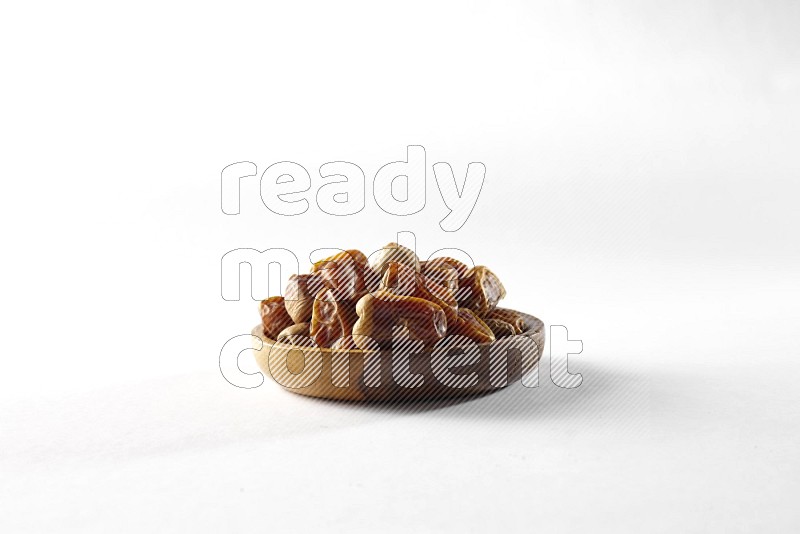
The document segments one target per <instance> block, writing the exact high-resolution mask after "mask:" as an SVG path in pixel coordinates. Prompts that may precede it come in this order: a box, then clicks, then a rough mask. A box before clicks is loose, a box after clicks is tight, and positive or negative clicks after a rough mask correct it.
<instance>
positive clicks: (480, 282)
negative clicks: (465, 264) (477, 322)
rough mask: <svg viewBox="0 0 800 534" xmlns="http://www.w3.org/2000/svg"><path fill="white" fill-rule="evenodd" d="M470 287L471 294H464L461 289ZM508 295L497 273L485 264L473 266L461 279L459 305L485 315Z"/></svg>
mask: <svg viewBox="0 0 800 534" xmlns="http://www.w3.org/2000/svg"><path fill="white" fill-rule="evenodd" d="M464 288H467V289H469V294H467V295H462V292H461V290H462V289H464ZM505 296H506V289H505V288H504V287H503V284H502V283H500V279H499V278H497V275H496V274H494V273H493V272H492V271H490V270H489V269H488V268H486V267H483V266H478V267H473V268H472V269H470V270H469V271H468V272H467V275H466V276H465V277H464V278H463V279H462V280H460V281H459V295H458V297H459V300H458V305H459V306H460V307H463V308H469V309H471V310H473V311H474V312H475V313H477V314H478V315H485V314H486V313H488V312H489V310H491V309H493V308H494V307H495V306H497V303H498V302H499V301H500V299H502V298H504V297H505Z"/></svg>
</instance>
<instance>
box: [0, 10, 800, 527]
mask: <svg viewBox="0 0 800 534" xmlns="http://www.w3.org/2000/svg"><path fill="white" fill-rule="evenodd" d="M798 27H800V8H798V5H797V4H796V3H793V2H789V1H785V2H780V1H774V2H724V1H722V0H716V1H708V2H695V1H678V2H674V1H673V2H660V3H655V2H633V1H631V2H627V1H626V2H613V3H608V2H607V3H601V2H566V3H564V2H536V3H527V2H509V3H498V2H491V3H489V2H485V3H475V2H458V3H452V4H442V3H428V2H419V3H418V2H403V3H400V4H396V5H389V4H377V3H366V2H365V3H350V2H331V3H319V4H301V3H291V4H289V3H281V4H278V5H269V4H267V3H265V2H257V3H253V4H251V5H244V4H238V3H232V2H227V3H224V4H220V5H218V6H211V5H200V4H198V3H186V4H177V3H164V2H158V3H149V4H148V3H143V2H139V3H137V4H135V5H130V6H120V5H116V4H115V5H112V4H108V3H94V4H92V3H85V2H78V3H75V2H71V3H49V4H36V5H34V4H32V3H27V4H18V5H5V6H4V7H3V8H2V12H1V13H0V44H2V56H0V57H2V84H0V92H2V100H1V101H0V124H1V126H0V135H1V136H2V139H1V141H2V147H3V148H2V151H0V158H1V161H2V170H3V186H4V188H3V195H2V198H3V202H2V210H0V218H1V220H0V222H2V225H3V234H2V235H3V244H4V251H5V252H4V254H3V262H2V274H3V277H2V284H3V288H2V289H3V290H2V296H3V303H4V305H3V307H2V310H3V311H2V313H3V323H2V324H3V329H2V331H3V338H2V339H3V349H4V350H3V356H4V361H3V371H2V373H1V374H0V503H2V505H0V530H3V531H5V532H12V531H13V532H24V531H37V532H38V531H60V530H73V531H82V532H84V531H103V532H108V531H116V532H119V531H142V530H146V529H147V530H159V531H166V530H168V531H182V530H192V531H205V530H208V531H220V530H222V531H252V530H265V529H268V530H270V531H278V532H280V531H291V530H305V531H307V530H311V529H321V528H324V529H326V530H333V531H343V530H347V531H370V532H372V531H376V530H377V531H395V530H405V529H412V528H413V529H415V530H417V531H459V532H463V531H468V532H469V531H525V532H530V531H532V530H534V529H539V528H546V529H549V530H551V531H552V530H558V531H578V530H583V531H613V532H619V531H635V532H642V531H647V532H667V531H679V532H705V531H726V532H736V531H742V532H747V531H749V532H752V531H757V530H769V531H775V532H788V531H793V530H797V529H798V528H800V512H798V508H797V506H796V501H797V498H798V494H799V493H800V460H798V456H797V448H798V444H799V441H800V421H798V419H799V417H800V412H799V411H798V401H800V394H798V392H797V384H798V378H800V376H799V375H800V363H798V356H799V354H798V349H797V334H798V328H797V324H798V319H800V316H799V315H800V314H798V311H797V300H798V296H800V291H799V289H800V284H799V283H798V282H800V280H798V260H800V245H799V243H800V239H798V235H797V234H798V228H799V227H800V214H799V213H800V212H799V211H798V209H797V207H796V199H797V197H798V194H799V193H800V185H798V178H800V158H799V157H798V147H799V146H800V127H798V124H800V98H798V97H800V67H799V66H798V65H800V39H798V37H797V35H798V31H797V29H798ZM409 144H420V145H423V146H424V147H425V148H426V150H427V155H428V165H429V181H428V204H427V207H426V208H425V210H424V211H423V212H422V213H420V214H417V215H415V216H412V217H405V218H400V217H393V216H390V215H387V214H385V213H383V212H381V211H380V210H379V209H378V208H377V207H376V206H375V204H374V201H373V200H372V197H371V195H370V193H369V190H368V193H367V205H366V208H365V210H364V211H363V212H362V213H360V214H358V215H355V216H352V217H346V218H335V217H331V216H328V215H325V214H322V213H320V212H319V210H318V209H316V208H315V207H313V205H312V208H311V210H310V211H309V212H308V213H307V214H305V215H302V216H299V217H294V218H285V217H279V216H277V215H274V214H272V213H270V212H269V211H268V210H267V209H266V208H265V207H264V206H263V204H262V203H261V201H260V198H259V196H258V181H257V179H250V181H246V180H245V181H243V189H242V210H241V214H240V215H238V216H226V215H224V214H223V213H222V212H221V210H220V198H219V196H220V171H221V170H222V168H223V167H225V166H226V165H228V164H230V163H234V162H236V161H242V160H248V161H252V162H254V163H256V164H257V165H258V169H259V174H260V173H261V172H263V170H264V169H265V168H266V167H267V166H268V165H270V164H272V163H274V162H277V161H282V160H290V161H295V162H298V163H300V164H302V165H303V166H305V167H306V169H308V170H309V172H310V173H311V175H312V181H313V184H314V185H313V186H312V193H313V192H314V191H316V187H318V184H319V183H320V182H319V177H318V176H317V170H318V169H319V166H320V165H321V164H322V163H325V162H328V161H336V160H343V161H351V162H354V163H357V164H358V165H359V166H361V168H362V169H364V171H365V173H366V175H367V178H368V184H369V183H370V179H371V177H373V176H374V173H375V172H376V171H377V170H378V168H380V167H381V166H382V165H383V164H385V163H388V162H390V161H395V160H399V159H403V158H404V156H405V147H406V146H407V145H409ZM438 161H447V162H449V163H450V164H451V165H452V167H453V170H454V171H455V173H456V175H457V176H463V174H464V172H465V170H466V165H467V164H468V163H469V162H471V161H481V162H483V163H484V164H485V165H486V168H487V175H486V184H485V186H484V188H483V192H482V194H481V197H480V199H479V201H478V204H477V207H476V208H475V211H474V212H473V214H472V216H471V218H470V219H469V221H468V222H467V224H466V225H465V226H464V228H462V229H461V230H460V231H459V232H456V233H453V234H447V233H445V232H443V231H442V230H441V229H440V228H439V226H438V221H439V220H440V219H441V218H442V217H444V214H445V206H444V205H443V204H442V201H441V199H440V197H439V196H438V191H437V189H436V188H435V185H434V183H433V181H432V179H433V175H432V173H430V165H432V164H433V163H435V162H438ZM310 198H311V199H312V200H313V196H311V197H310ZM312 204H313V202H312ZM400 230H408V231H413V232H415V234H416V235H417V240H418V243H417V244H418V251H419V252H420V255H423V256H425V255H427V254H429V253H430V252H432V251H434V250H436V249H438V248H441V247H458V248H462V249H464V250H467V251H469V252H470V253H471V254H473V257H474V258H475V260H476V262H477V263H481V264H487V265H489V266H490V267H491V268H492V269H493V270H495V271H496V272H497V273H498V274H499V275H500V277H501V279H502V280H503V281H504V283H505V286H506V288H507V289H508V293H509V296H508V298H507V300H506V301H505V304H506V305H507V306H509V307H514V308H518V309H522V310H524V311H527V312H530V313H533V314H535V315H537V316H539V317H541V318H542V319H543V320H544V321H545V323H547V324H563V325H566V326H567V327H568V328H569V332H570V337H571V338H572V339H580V340H583V343H584V351H583V353H581V354H580V355H578V356H572V357H571V360H570V368H571V370H572V371H573V372H579V373H581V374H582V375H583V384H582V385H581V386H580V387H579V388H578V389H575V390H560V389H558V388H556V387H555V386H553V385H552V384H549V383H547V382H546V380H545V381H543V383H542V386H541V387H540V388H539V389H531V390H527V389H524V388H519V387H516V388H515V387H512V388H509V389H508V390H505V391H502V392H500V393H497V394H494V395H491V396H489V397H485V398H481V399H477V400H473V401H470V402H467V403H460V404H453V405H446V406H428V407H406V408H402V409H400V408H387V407H376V406H366V405H341V404H336V403H330V402H325V401H318V400H313V399H307V398H303V397H299V396H295V395H292V394H290V393H287V392H284V391H282V390H280V389H279V388H277V387H276V386H275V385H274V384H272V383H271V382H270V381H269V380H267V381H266V382H265V383H264V385H263V386H261V387H259V388H256V389H250V390H243V389H237V388H235V387H233V386H231V385H230V384H228V383H227V382H226V381H225V380H224V379H223V377H222V376H221V375H220V373H219V369H218V358H219V351H220V349H221V347H222V345H223V344H224V343H225V341H226V340H228V339H229V338H231V337H233V336H235V335H238V334H243V333H247V332H249V330H250V328H251V327H252V326H253V325H254V324H255V323H256V322H257V321H258V313H257V306H256V303H254V302H252V301H247V300H242V301H240V302H225V301H223V300H222V299H221V297H220V286H219V280H220V258H221V257H222V255H223V254H224V253H225V252H227V251H229V250H232V249H235V248H239V247H253V248H258V249H264V248H269V247H285V248H289V249H291V250H293V251H295V252H296V253H297V254H298V256H302V255H303V254H308V253H309V252H310V251H311V250H313V249H315V248H319V247H340V246H342V247H354V248H360V249H362V250H364V251H372V250H374V249H376V248H378V247H380V246H382V245H383V244H384V243H386V242H388V241H392V240H394V237H395V234H396V232H397V231H400ZM241 365H242V367H243V368H244V369H245V370H248V371H253V370H255V365H254V364H253V363H252V362H251V361H250V359H249V358H248V357H247V354H245V355H243V357H242V362H241Z"/></svg>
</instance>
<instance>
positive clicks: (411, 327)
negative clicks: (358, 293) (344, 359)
mask: <svg viewBox="0 0 800 534" xmlns="http://www.w3.org/2000/svg"><path fill="white" fill-rule="evenodd" d="M356 313H357V314H358V321H356V324H355V325H354V326H353V336H354V338H355V342H356V344H357V345H358V346H359V348H362V349H369V348H370V347H366V346H363V345H364V341H363V340H362V339H361V338H360V337H359V336H367V337H368V338H371V339H373V340H374V341H375V342H376V343H377V344H378V345H379V346H380V347H382V348H389V347H391V346H392V333H393V329H394V327H396V326H401V327H405V328H406V329H407V332H408V336H409V337H410V338H411V339H415V340H419V341H422V343H423V344H424V345H425V346H432V345H433V344H435V343H436V342H437V341H439V340H440V339H441V338H442V337H444V335H445V332H446V331H447V318H446V317H445V314H444V311H442V308H441V307H440V306H439V305H438V304H434V303H433V302H430V301H428V300H424V299H420V298H417V297H408V296H403V295H395V294H393V293H390V292H389V291H386V290H379V291H376V292H374V293H369V294H367V295H364V296H363V297H361V300H359V301H358V304H357V305H356Z"/></svg>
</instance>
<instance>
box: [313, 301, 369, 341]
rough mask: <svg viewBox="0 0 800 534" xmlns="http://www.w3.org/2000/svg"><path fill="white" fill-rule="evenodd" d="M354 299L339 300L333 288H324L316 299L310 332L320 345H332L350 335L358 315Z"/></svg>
mask: <svg viewBox="0 0 800 534" xmlns="http://www.w3.org/2000/svg"><path fill="white" fill-rule="evenodd" d="M354 308H355V306H354V305H353V302H352V301H348V300H339V299H337V298H336V296H335V292H334V290H333V289H323V290H322V291H320V292H319V293H318V294H317V296H316V298H315V299H314V310H313V312H312V314H311V328H310V329H309V333H310V334H311V337H312V338H313V339H314V341H316V343H317V345H319V346H320V347H330V346H331V345H333V343H334V342H336V340H338V339H339V338H342V337H345V336H349V335H350V334H351V333H352V331H353V325H354V324H355V322H356V319H357V316H356V312H355V309H354Z"/></svg>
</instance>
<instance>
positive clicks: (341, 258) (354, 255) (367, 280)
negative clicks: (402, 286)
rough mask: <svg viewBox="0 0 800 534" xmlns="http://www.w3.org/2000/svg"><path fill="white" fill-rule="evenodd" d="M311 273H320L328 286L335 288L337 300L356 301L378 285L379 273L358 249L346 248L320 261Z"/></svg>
mask: <svg viewBox="0 0 800 534" xmlns="http://www.w3.org/2000/svg"><path fill="white" fill-rule="evenodd" d="M311 273H312V274H317V275H319V276H320V277H321V279H322V282H323V283H324V285H325V286H326V287H329V288H331V289H333V290H335V293H334V297H336V299H337V300H352V301H356V300H358V299H359V298H361V297H362V296H364V294H366V293H367V291H369V290H371V289H372V290H374V289H377V287H378V276H377V274H376V273H375V272H373V270H372V269H371V268H370V266H369V265H368V264H367V257H366V256H365V255H364V254H363V253H362V252H361V251H358V250H346V251H343V252H340V253H338V254H334V255H333V256H331V257H329V258H325V259H324V260H321V261H318V262H317V263H315V264H314V266H313V267H312V268H311Z"/></svg>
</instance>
